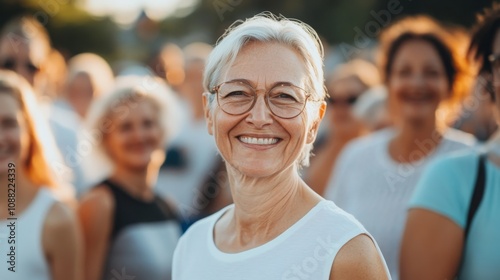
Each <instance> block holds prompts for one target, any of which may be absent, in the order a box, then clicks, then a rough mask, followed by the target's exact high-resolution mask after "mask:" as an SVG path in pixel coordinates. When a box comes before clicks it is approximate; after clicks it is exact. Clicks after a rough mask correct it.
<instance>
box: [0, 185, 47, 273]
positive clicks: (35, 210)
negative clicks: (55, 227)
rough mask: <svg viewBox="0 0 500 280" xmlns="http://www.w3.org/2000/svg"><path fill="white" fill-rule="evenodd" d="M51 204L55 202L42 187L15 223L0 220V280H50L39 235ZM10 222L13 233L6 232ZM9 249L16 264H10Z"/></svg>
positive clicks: (40, 235) (8, 230)
mask: <svg viewBox="0 0 500 280" xmlns="http://www.w3.org/2000/svg"><path fill="white" fill-rule="evenodd" d="M54 202H56V199H55V197H54V196H53V195H52V193H51V192H50V191H49V190H48V189H46V188H43V187H42V188H40V189H39V191H38V193H37V194H36V196H35V198H34V199H33V201H32V202H31V203H30V205H29V206H28V207H27V208H26V209H25V210H24V211H23V212H22V213H20V215H19V216H18V217H17V220H0V279H5V280H7V279H8V280H25V279H37V280H49V279H52V277H51V275H50V268H49V264H48V262H47V260H46V259H45V255H44V252H43V246H42V232H43V225H44V222H45V218H46V216H47V213H48V211H49V210H50V208H51V207H52V205H53V204H54ZM12 222H15V231H14V232H15V233H14V232H11V230H10V229H9V225H10V226H12V224H11V223H12ZM12 229H14V227H12ZM10 237H12V238H10ZM14 237H15V239H14ZM9 238H10V239H9ZM13 240H15V244H14V243H13ZM9 241H10V242H11V243H10V244H9ZM11 246H15V250H14V253H15V263H14V262H12V263H10V264H9V263H8V261H10V260H11V257H10V256H7V254H9V253H11ZM12 265H15V267H13V266H12ZM9 267H11V269H12V267H13V268H14V269H15V272H12V271H10V270H9Z"/></svg>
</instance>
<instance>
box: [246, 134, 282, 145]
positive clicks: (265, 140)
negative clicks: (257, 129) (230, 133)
mask: <svg viewBox="0 0 500 280" xmlns="http://www.w3.org/2000/svg"><path fill="white" fill-rule="evenodd" d="M240 141H241V142H243V143H247V144H255V145H271V144H276V142H278V138H255V137H246V136H240Z"/></svg>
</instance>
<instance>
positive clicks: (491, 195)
mask: <svg viewBox="0 0 500 280" xmlns="http://www.w3.org/2000/svg"><path fill="white" fill-rule="evenodd" d="M469 50H470V51H469V52H470V54H471V55H473V57H474V58H476V59H477V60H478V62H479V63H480V65H481V73H483V74H488V73H489V74H491V76H492V77H493V78H492V82H493V85H494V92H492V93H491V97H492V100H493V101H494V102H495V108H496V110H498V112H499V113H500V4H496V5H493V8H491V9H489V10H487V11H486V12H485V14H484V15H483V16H482V17H481V18H480V22H479V24H478V26H477V28H476V30H475V33H474V34H473V37H472V43H471V46H470V49H469ZM498 116H500V114H497V118H498V119H497V122H499V123H500V117H498ZM485 148H486V149H485V159H486V160H485V163H484V164H485V168H484V170H485V176H484V177H483V178H484V184H483V185H484V195H483V197H482V199H481V202H480V204H479V207H478V208H477V211H476V212H475V214H474V218H473V219H472V222H471V223H470V228H469V231H468V235H467V237H465V228H466V224H467V217H468V215H469V206H470V204H471V197H472V195H473V193H474V189H475V185H476V178H477V177H478V176H477V174H478V164H479V155H478V154H477V153H473V152H466V153H462V154H456V155H453V156H449V157H446V158H442V159H440V160H437V161H436V162H434V163H433V164H431V165H430V166H428V169H427V170H426V172H425V173H424V174H423V176H422V178H421V180H420V182H419V184H418V186H417V188H416V190H415V193H414V194H413V198H412V200H411V202H410V210H409V213H408V221H407V224H406V229H405V233H404V237H403V244H402V250H401V259H400V271H401V277H400V278H401V279H402V280H407V279H454V278H455V277H457V276H458V279H481V280H489V279H500V218H499V217H500V131H497V133H496V135H495V136H493V138H492V139H491V140H490V141H489V143H488V144H487V145H486V147H485Z"/></svg>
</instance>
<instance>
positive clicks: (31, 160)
mask: <svg viewBox="0 0 500 280" xmlns="http://www.w3.org/2000/svg"><path fill="white" fill-rule="evenodd" d="M35 101H36V98H35V96H34V94H33V92H32V90H31V88H30V86H29V85H28V83H27V82H26V81H25V80H24V79H23V78H22V77H20V76H18V75H17V74H15V73H13V72H10V71H0V180H1V182H2V183H3V184H5V186H6V187H5V188H2V192H3V194H4V195H2V197H4V198H5V199H2V200H0V226H1V228H2V229H4V228H9V229H10V237H11V239H12V240H11V239H9V242H8V243H9V244H7V242H3V243H0V252H2V254H4V253H5V254H7V253H9V254H11V255H10V256H9V259H8V260H9V261H10V262H6V261H3V262H2V263H1V265H0V268H1V269H0V278H1V279H11V280H24V279H47V280H48V279H54V280H63V279H83V278H81V275H82V270H81V269H82V266H81V261H82V247H81V245H82V244H81V236H80V231H79V225H78V223H77V219H76V217H75V215H74V213H73V212H72V210H70V209H69V208H68V207H67V206H66V205H64V204H63V203H61V202H59V201H58V199H57V198H56V197H55V196H54V193H57V192H59V189H60V186H59V185H58V184H57V183H56V179H55V178H54V171H53V170H52V169H51V167H50V165H49V162H48V160H47V158H46V151H45V150H46V149H49V150H50V147H51V146H53V145H54V142H53V141H50V140H51V139H50V135H47V134H46V131H43V130H42V129H43V128H44V127H46V125H45V126H43V125H42V123H43V118H40V116H39V114H37V107H36V104H35ZM7 197H8V199H7ZM12 218H14V219H12ZM13 233H14V234H13ZM11 241H12V242H11ZM12 255H13V256H14V257H13V256H12ZM4 256H5V255H4Z"/></svg>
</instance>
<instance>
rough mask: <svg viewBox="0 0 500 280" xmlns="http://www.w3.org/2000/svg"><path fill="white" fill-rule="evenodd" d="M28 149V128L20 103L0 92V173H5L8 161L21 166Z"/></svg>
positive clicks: (17, 166)
mask: <svg viewBox="0 0 500 280" xmlns="http://www.w3.org/2000/svg"><path fill="white" fill-rule="evenodd" d="M28 149H29V136H28V130H27V126H26V121H25V119H24V117H23V115H22V112H21V108H20V104H19V102H18V101H17V100H16V99H15V98H14V97H13V96H11V95H10V94H8V93H3V92H0V174H6V173H7V169H8V164H9V163H10V162H13V163H15V164H16V168H19V167H21V166H22V165H21V163H22V162H25V160H26V157H27V154H28Z"/></svg>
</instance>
